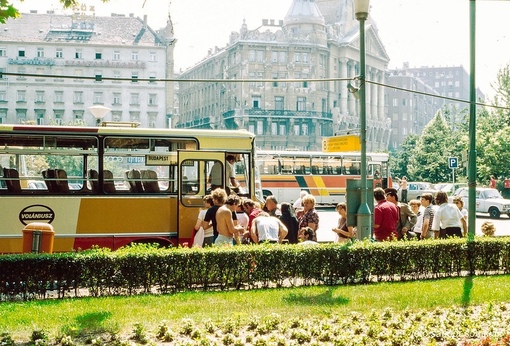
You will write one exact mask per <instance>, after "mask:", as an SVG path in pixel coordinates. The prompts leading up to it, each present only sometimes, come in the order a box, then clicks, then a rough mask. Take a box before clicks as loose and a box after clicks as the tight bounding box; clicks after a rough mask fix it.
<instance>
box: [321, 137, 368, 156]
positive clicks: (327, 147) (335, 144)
mask: <svg viewBox="0 0 510 346" xmlns="http://www.w3.org/2000/svg"><path fill="white" fill-rule="evenodd" d="M360 149H361V144H360V140H359V136H358V135H345V136H335V137H326V138H323V139H322V151H323V152H325V153H332V152H339V151H340V152H341V151H359V150H360Z"/></svg>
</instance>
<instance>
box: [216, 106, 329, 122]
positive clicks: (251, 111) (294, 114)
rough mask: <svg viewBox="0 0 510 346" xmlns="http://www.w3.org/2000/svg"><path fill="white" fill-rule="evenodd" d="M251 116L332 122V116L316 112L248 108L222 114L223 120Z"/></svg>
mask: <svg viewBox="0 0 510 346" xmlns="http://www.w3.org/2000/svg"><path fill="white" fill-rule="evenodd" d="M246 115H248V116H253V117H264V118H267V117H281V118H307V119H309V118H313V119H317V120H329V121H332V120H333V114H332V113H328V112H318V111H291V110H277V109H262V108H248V109H242V110H240V109H232V110H229V111H227V112H225V113H223V119H224V120H227V119H231V118H234V117H236V116H246Z"/></svg>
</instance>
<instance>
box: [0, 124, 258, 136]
mask: <svg viewBox="0 0 510 346" xmlns="http://www.w3.org/2000/svg"><path fill="white" fill-rule="evenodd" d="M11 132H17V133H31V134H45V133H66V132H67V133H72V134H80V133H82V134H93V133H98V134H100V135H128V136H129V135H136V136H144V135H149V136H172V137H197V136H200V137H214V138H218V137H220V138H221V137H224V138H252V139H253V138H255V135H254V134H253V133H251V132H248V131H246V130H212V129H162V128H140V127H123V126H118V127H115V126H108V127H86V126H49V125H17V124H0V133H11Z"/></svg>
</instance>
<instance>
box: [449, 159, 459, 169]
mask: <svg viewBox="0 0 510 346" xmlns="http://www.w3.org/2000/svg"><path fill="white" fill-rule="evenodd" d="M448 167H449V168H451V169H454V168H458V167H459V160H458V159H457V158H456V157H449V158H448Z"/></svg>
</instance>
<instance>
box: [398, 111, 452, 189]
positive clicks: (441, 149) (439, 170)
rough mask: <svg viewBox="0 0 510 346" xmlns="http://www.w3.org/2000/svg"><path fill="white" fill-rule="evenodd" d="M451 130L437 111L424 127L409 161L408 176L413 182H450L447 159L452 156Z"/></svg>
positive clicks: (441, 114)
mask: <svg viewBox="0 0 510 346" xmlns="http://www.w3.org/2000/svg"><path fill="white" fill-rule="evenodd" d="M452 144H453V141H452V136H451V129H450V128H449V127H448V124H447V123H446V121H445V119H444V117H443V113H442V112H441V110H439V111H438V112H437V113H436V115H435V116H434V118H433V119H432V120H431V121H430V122H429V123H428V124H427V126H425V129H424V130H423V133H422V135H421V136H420V138H419V139H418V142H417V143H416V149H415V152H414V155H413V156H412V157H411V159H410V160H409V167H408V170H409V175H410V176H412V177H414V179H415V180H420V181H421V180H423V181H428V182H431V183H438V182H444V181H449V180H451V171H450V169H449V168H448V162H447V158H448V157H450V156H452Z"/></svg>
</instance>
